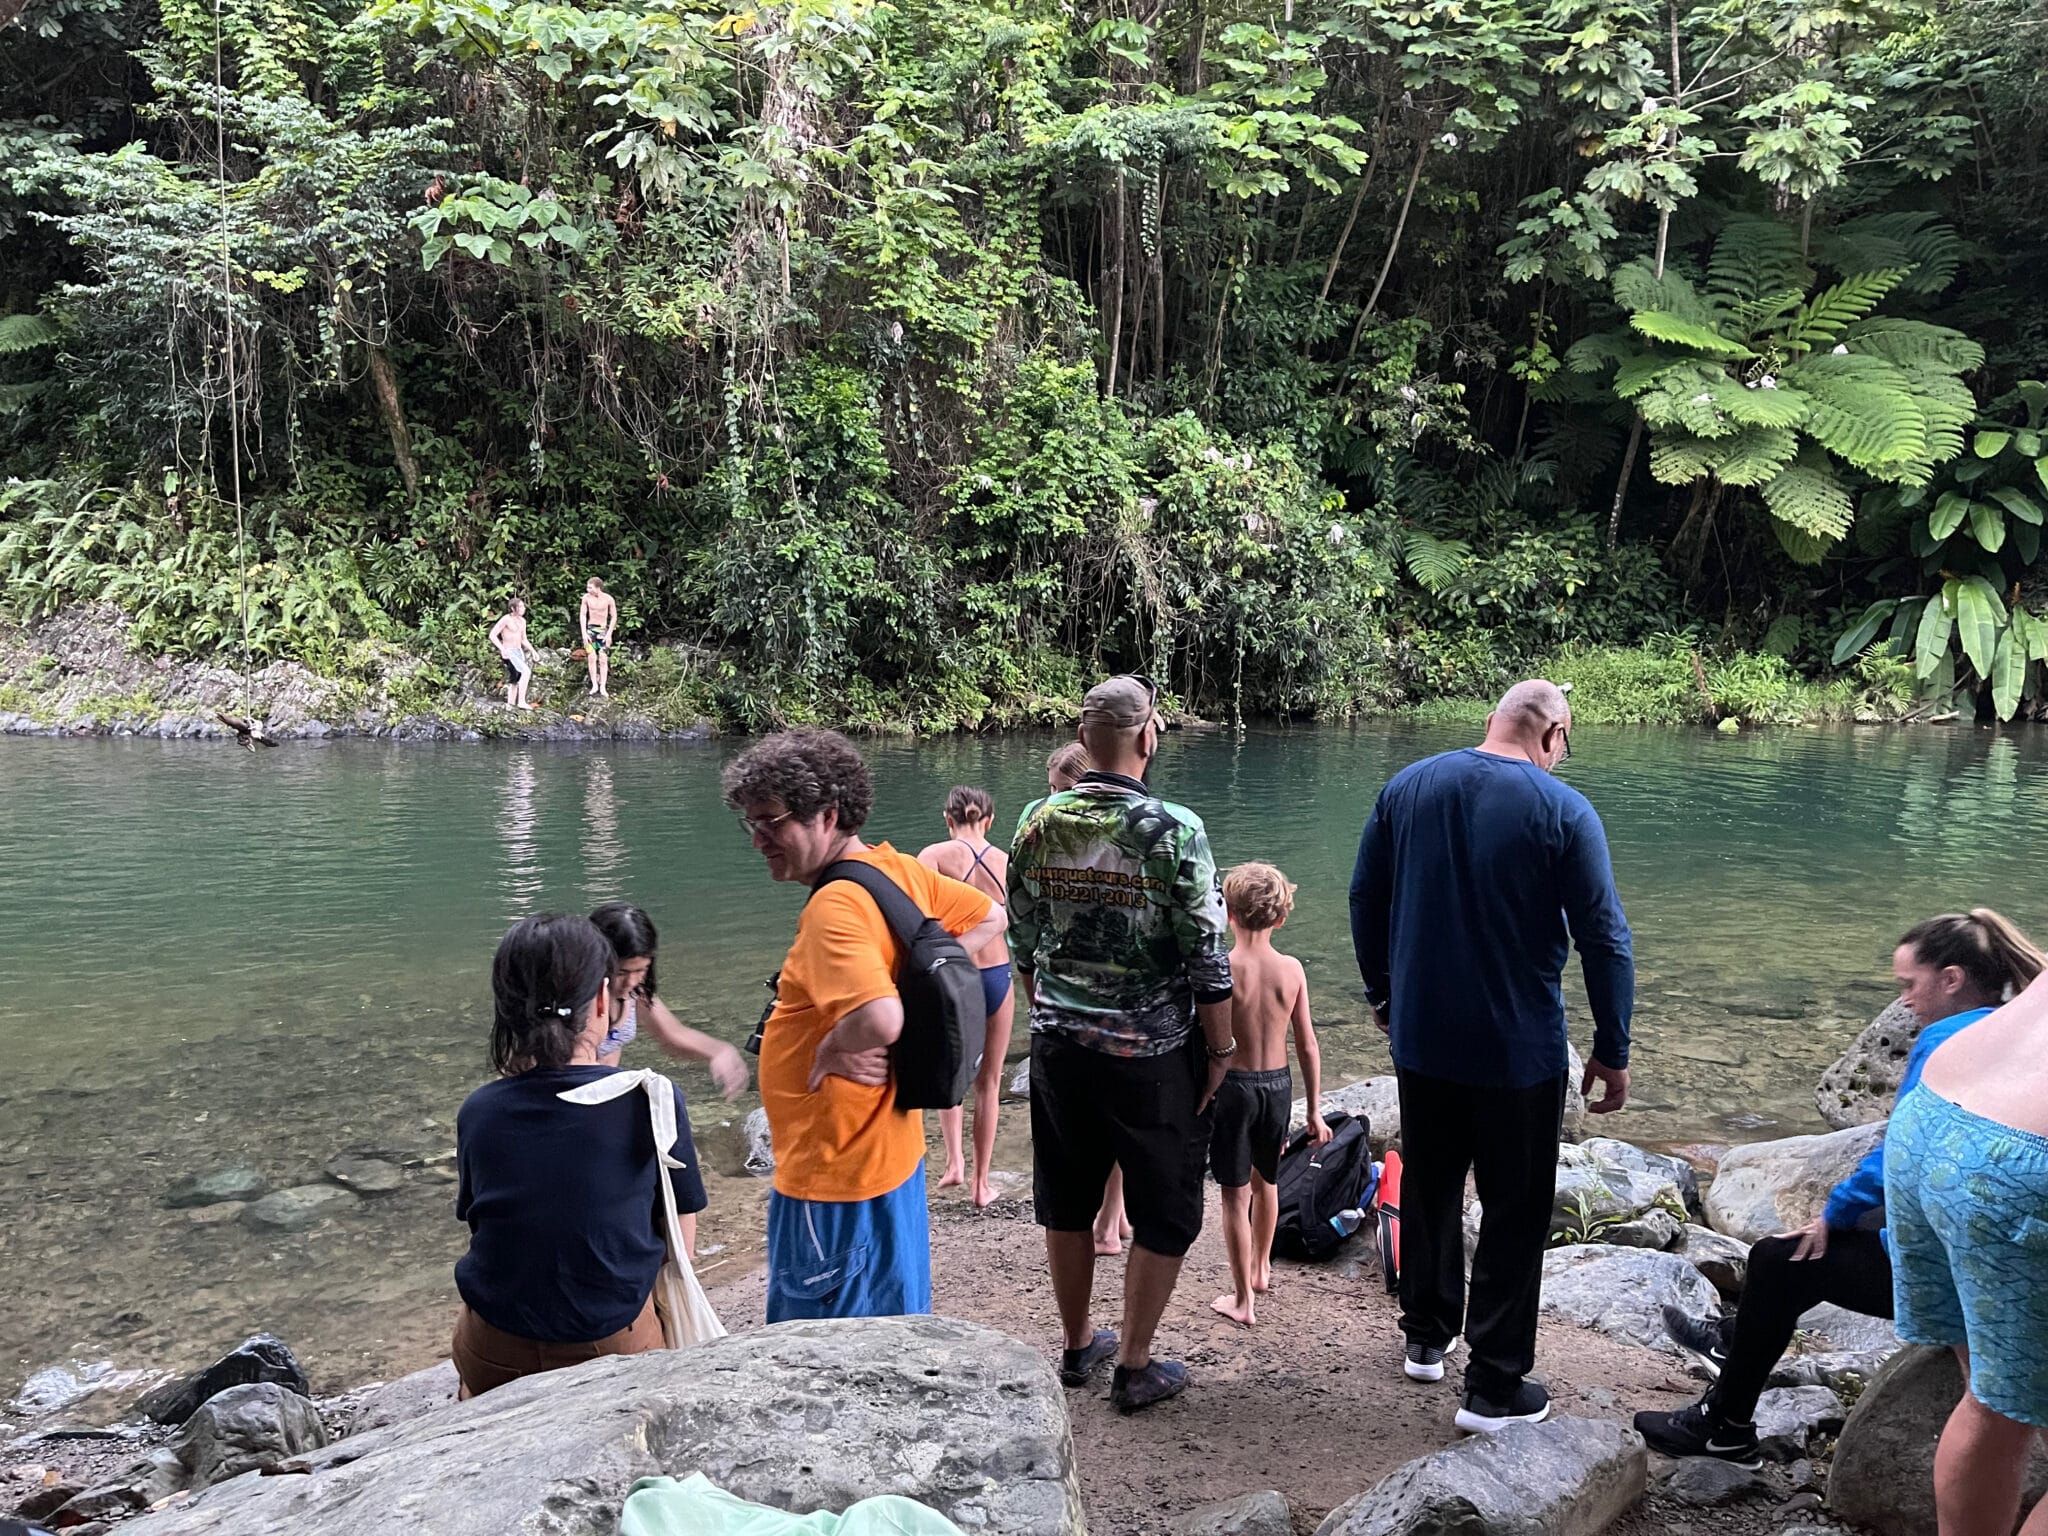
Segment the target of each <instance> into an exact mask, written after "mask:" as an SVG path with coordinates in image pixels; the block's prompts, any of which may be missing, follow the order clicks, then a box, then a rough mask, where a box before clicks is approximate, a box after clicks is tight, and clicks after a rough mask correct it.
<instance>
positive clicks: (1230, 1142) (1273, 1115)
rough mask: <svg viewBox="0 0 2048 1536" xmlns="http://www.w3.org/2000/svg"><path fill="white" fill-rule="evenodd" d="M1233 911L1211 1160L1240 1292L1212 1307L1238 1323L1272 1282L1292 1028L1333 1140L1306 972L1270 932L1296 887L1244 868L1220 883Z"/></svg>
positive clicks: (1314, 1127) (1305, 1076) (1321, 1136)
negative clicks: (1227, 1057) (1226, 1039)
mask: <svg viewBox="0 0 2048 1536" xmlns="http://www.w3.org/2000/svg"><path fill="white" fill-rule="evenodd" d="M1223 904H1224V906H1225V907H1227V908H1228V909H1229V912H1230V934H1231V937H1232V939H1234V940H1235V941H1236V942H1235V943H1234V944H1233V945H1232V947H1231V951H1230V981H1231V988H1232V991H1231V999H1230V1027H1231V1032H1232V1033H1233V1034H1234V1035H1235V1036H1236V1037H1237V1054H1236V1056H1235V1057H1233V1058H1232V1061H1231V1071H1230V1075H1229V1076H1228V1077H1226V1078H1224V1079H1223V1086H1222V1087H1221V1088H1220V1089H1218V1090H1217V1093H1216V1106H1215V1111H1214V1113H1215V1121H1214V1125H1213V1128H1212V1131H1211V1134H1210V1139H1209V1164H1210V1166H1211V1167H1212V1168H1213V1169H1214V1170H1215V1173H1216V1182H1217V1183H1218V1184H1220V1185H1222V1186H1223V1246H1224V1248H1225V1250H1226V1251H1227V1252H1228V1253H1229V1255H1230V1278H1231V1283H1232V1285H1233V1286H1234V1287H1235V1290H1234V1291H1233V1292H1232V1293H1231V1294H1229V1295H1224V1296H1218V1297H1217V1298H1216V1299H1215V1301H1213V1302H1211V1303H1210V1305H1211V1306H1213V1307H1214V1308H1215V1309H1216V1310H1217V1311H1218V1312H1221V1313H1222V1314H1223V1315H1224V1316H1225V1317H1227V1318H1229V1319H1230V1320H1231V1321H1232V1322H1233V1323H1242V1324H1243V1325H1244V1326H1245V1327H1247V1328H1249V1327H1251V1326H1252V1324H1254V1323H1256V1322H1257V1321H1258V1317H1257V1315H1256V1314H1255V1313H1254V1311H1253V1306H1252V1302H1253V1298H1254V1297H1255V1296H1256V1295H1258V1294H1261V1293H1263V1292H1264V1291H1266V1290H1267V1289H1268V1288H1269V1287H1270V1286H1271V1285H1272V1283H1273V1229H1274V1228H1275V1227H1277V1226H1278V1225H1279V1224H1280V1192H1279V1190H1278V1189H1276V1188H1275V1187H1274V1186H1275V1183H1276V1182H1277V1180H1278V1179H1279V1176H1280V1149H1281V1147H1282V1146H1283V1145H1284V1144H1285V1143H1286V1140H1287V1121H1288V1117H1289V1115H1290V1114H1291V1112H1292V1110H1293V1105H1294V1082H1293V1079H1292V1077H1291V1076H1290V1075H1289V1073H1288V1071H1287V1031H1288V1029H1289V1027H1290V1026H1292V1028H1293V1030H1294V1053H1295V1054H1296V1055H1297V1056H1299V1057H1300V1058H1301V1075H1302V1080H1303V1082H1304V1083H1305V1084H1306V1085H1307V1088H1308V1130H1309V1135H1310V1136H1311V1137H1312V1138H1313V1139H1314V1140H1315V1142H1316V1143H1317V1144H1318V1145H1320V1144H1321V1143H1323V1142H1326V1141H1328V1140H1329V1139H1330V1128H1329V1126H1327V1125H1325V1124H1324V1123H1323V1112H1322V1087H1323V1059H1322V1053H1321V1051H1320V1050H1319V1049H1318V1048H1317V1046H1316V1030H1315V1025H1314V1024H1312V1023H1311V1022H1310V1021H1309V1013H1308V973H1307V972H1306V971H1304V970H1303V969H1302V967H1301V962H1300V961H1299V960H1297V959H1295V958H1294V957H1293V956H1292V955H1283V954H1281V953H1280V951H1279V950H1277V949H1275V948H1274V947H1273V930H1274V929H1276V928H1278V927H1279V926H1280V925H1281V924H1282V923H1284V922H1286V921H1287V916H1288V914H1289V913H1290V912H1292V911H1293V910H1294V882H1293V881H1291V880H1289V879H1288V878H1287V877H1286V876H1285V875H1283V874H1281V873H1280V871H1279V870H1277V869H1275V868H1274V867H1273V866H1272V865H1270V864H1240V865H1238V866H1237V868H1235V869H1233V870H1231V871H1230V873H1229V874H1227V875H1225V876H1224V877H1223Z"/></svg>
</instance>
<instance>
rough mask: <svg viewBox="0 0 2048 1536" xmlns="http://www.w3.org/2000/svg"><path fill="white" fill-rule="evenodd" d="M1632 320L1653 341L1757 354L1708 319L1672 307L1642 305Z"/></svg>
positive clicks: (1715, 352)
mask: <svg viewBox="0 0 2048 1536" xmlns="http://www.w3.org/2000/svg"><path fill="white" fill-rule="evenodd" d="M1629 324H1630V325H1631V326H1633V327H1634V328H1635V329H1636V330H1638V331H1640V332H1642V334H1643V335H1645V336H1647V337H1649V338H1650V339H1651V340H1652V341H1663V342H1669V343H1670V344H1671V345H1673V346H1679V347H1691V348H1692V349H1693V350H1694V351H1695V352H1704V353H1706V354H1707V355H1708V356H1709V357H1725V358H1747V357H1754V356H1755V355H1756V354H1755V353H1753V352H1751V351H1750V350H1749V348H1747V347H1745V346H1744V345H1743V344H1742V343H1741V342H1739V341H1730V340H1729V339H1728V338H1727V337H1726V336H1723V335H1722V334H1721V333H1720V332H1719V331H1717V330H1715V329H1714V328H1713V327H1712V326H1710V325H1708V324H1706V323H1705V322H1704V321H1700V320H1692V319H1688V318H1687V317H1686V316H1684V315H1674V314H1673V313H1671V311H1670V310H1668V309H1639V310H1637V311H1636V312H1635V313H1634V314H1633V315H1630V316H1629Z"/></svg>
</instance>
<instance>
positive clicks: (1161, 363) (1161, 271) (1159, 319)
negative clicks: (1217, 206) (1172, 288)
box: [1151, 163, 1166, 379]
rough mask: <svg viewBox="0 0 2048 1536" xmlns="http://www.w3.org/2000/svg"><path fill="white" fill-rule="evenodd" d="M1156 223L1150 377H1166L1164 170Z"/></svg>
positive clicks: (1160, 180)
mask: <svg viewBox="0 0 2048 1536" xmlns="http://www.w3.org/2000/svg"><path fill="white" fill-rule="evenodd" d="M1156 175H1157V177H1158V193H1157V198H1158V200H1157V202H1156V204H1155V205H1154V206H1156V207H1157V208H1158V209H1159V223H1158V226H1157V227H1156V228H1155V229H1154V230H1153V232H1152V253H1151V263H1152V376H1153V378H1155V379H1164V378H1165V377H1166V167H1165V165H1164V164H1163V163H1162V164H1161V166H1160V168H1159V170H1158V172H1157V173H1156Z"/></svg>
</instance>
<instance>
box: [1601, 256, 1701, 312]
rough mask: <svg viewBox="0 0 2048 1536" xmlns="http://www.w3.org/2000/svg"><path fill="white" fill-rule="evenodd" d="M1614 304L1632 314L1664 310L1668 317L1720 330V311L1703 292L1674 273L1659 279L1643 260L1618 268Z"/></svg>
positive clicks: (1615, 278) (1615, 279) (1615, 276)
mask: <svg viewBox="0 0 2048 1536" xmlns="http://www.w3.org/2000/svg"><path fill="white" fill-rule="evenodd" d="M1614 302H1615V303H1617V304H1619V305H1620V306H1621V307H1622V308H1623V309H1625V310H1627V311H1628V312H1629V313H1630V314H1635V313H1637V312H1639V311H1641V310H1646V309H1655V310H1662V311H1663V312H1664V313H1666V314H1671V315H1678V316H1680V317H1681V318H1683V319H1687V320H1693V321H1697V322H1698V323H1699V324H1701V325H1704V326H1706V327H1708V328H1709V329H1714V328H1717V326H1718V324H1719V321H1720V312H1719V310H1718V309H1717V308H1716V307H1715V306H1714V305H1712V304H1710V303H1708V302H1707V301H1706V300H1705V299H1703V298H1701V297H1700V292H1699V290H1698V289H1697V288H1695V287H1693V285H1692V284H1691V283H1690V282H1688V281H1686V279H1684V278H1683V277H1680V276H1679V275H1678V274H1677V273H1676V272H1670V271H1667V272H1666V273H1665V274H1664V275H1663V276H1662V277H1659V276H1657V274H1656V270H1655V269H1654V268H1653V267H1651V265H1650V264H1649V262H1647V261H1643V260H1636V261H1631V262H1628V263H1627V264H1626V265H1624V266H1621V267H1617V268H1616V269H1615V273H1614Z"/></svg>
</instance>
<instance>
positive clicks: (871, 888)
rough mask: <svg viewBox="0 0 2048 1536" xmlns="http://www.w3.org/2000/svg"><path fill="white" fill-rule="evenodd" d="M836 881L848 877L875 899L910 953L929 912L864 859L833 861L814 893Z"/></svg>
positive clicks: (898, 940)
mask: <svg viewBox="0 0 2048 1536" xmlns="http://www.w3.org/2000/svg"><path fill="white" fill-rule="evenodd" d="M835 880H845V881H847V882H849V883H850V884H853V885H857V886H859V887H860V888H861V889H862V890H864V891H866V892H867V893H868V895H869V896H870V897H871V898H873V900H874V903H875V905H876V906H877V907H879V908H880V909H881V912H882V917H883V919H884V921H886V922H887V923H888V924H889V929H890V931H891V932H892V933H894V934H895V935H896V942H897V944H899V945H900V946H902V948H903V950H904V952H905V953H906V954H907V953H908V952H909V950H910V943H911V940H913V939H914V938H916V937H917V931H918V929H920V928H922V927H923V926H924V925H925V922H926V917H927V914H926V913H924V912H923V911H922V910H920V909H919V907H918V905H917V903H916V902H914V901H912V900H911V899H910V894H909V892H907V891H905V890H904V889H903V887H902V886H900V885H898V884H897V883H896V882H895V881H894V880H891V879H890V878H889V877H888V876H887V875H885V874H883V873H882V872H881V871H880V870H879V869H877V868H875V866H874V865H872V864H869V863H867V862H866V861H865V860H862V859H841V860H840V861H839V862H838V863H836V864H829V865H827V866H826V868H825V872H824V873H823V874H821V875H819V876H818V879H817V883H816V884H815V885H813V886H812V887H811V894H812V895H813V896H815V895H817V894H818V892H820V891H822V890H823V889H824V888H825V887H826V886H828V885H830V884H831V883H832V882H833V881H835Z"/></svg>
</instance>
